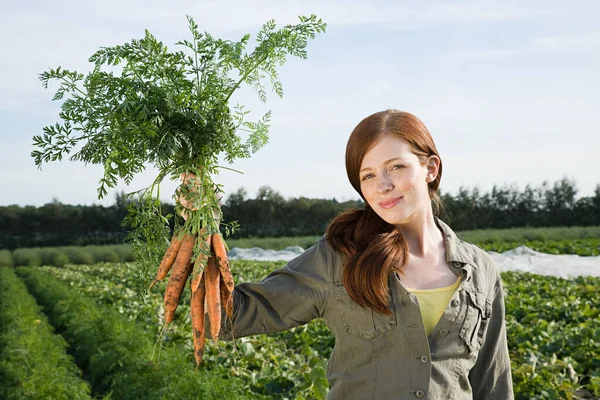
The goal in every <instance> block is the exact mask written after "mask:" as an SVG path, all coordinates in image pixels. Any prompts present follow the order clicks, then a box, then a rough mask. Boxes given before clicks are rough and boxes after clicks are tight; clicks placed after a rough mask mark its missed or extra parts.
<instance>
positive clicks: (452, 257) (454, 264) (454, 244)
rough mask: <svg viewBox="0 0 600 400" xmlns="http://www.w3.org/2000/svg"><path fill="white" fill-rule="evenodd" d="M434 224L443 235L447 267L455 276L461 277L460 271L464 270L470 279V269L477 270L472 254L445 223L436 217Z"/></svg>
mask: <svg viewBox="0 0 600 400" xmlns="http://www.w3.org/2000/svg"><path fill="white" fill-rule="evenodd" d="M435 222H436V224H437V226H438V227H439V228H440V230H441V231H442V234H443V235H444V244H445V246H446V261H447V263H448V265H449V266H450V268H451V269H452V270H453V272H454V273H455V274H457V275H462V274H463V272H462V271H463V270H464V273H465V274H466V276H467V278H470V275H471V268H474V269H477V264H476V263H475V260H474V259H473V255H472V252H471V251H469V249H468V248H467V246H466V244H465V242H463V241H462V240H460V239H459V238H458V236H456V234H455V233H454V231H453V230H452V229H450V227H449V226H448V225H447V224H446V223H445V222H443V221H442V220H440V219H439V218H437V217H435ZM468 280H469V279H468Z"/></svg>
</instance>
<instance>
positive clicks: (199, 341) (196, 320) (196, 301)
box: [190, 278, 206, 366]
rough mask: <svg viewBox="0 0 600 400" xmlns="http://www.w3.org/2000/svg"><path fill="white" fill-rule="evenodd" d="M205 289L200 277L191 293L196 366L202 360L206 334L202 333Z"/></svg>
mask: <svg viewBox="0 0 600 400" xmlns="http://www.w3.org/2000/svg"><path fill="white" fill-rule="evenodd" d="M205 295H206V291H205V288H204V279H203V278H200V282H199V285H198V288H197V290H196V291H195V292H193V293H192V299H191V307H190V313H191V317H192V337H193V340H194V357H195V359H196V366H198V365H200V363H201V362H202V357H203V356H204V345H205V342H206V336H205V334H204V298H205Z"/></svg>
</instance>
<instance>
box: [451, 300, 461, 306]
mask: <svg viewBox="0 0 600 400" xmlns="http://www.w3.org/2000/svg"><path fill="white" fill-rule="evenodd" d="M459 304H460V301H458V299H454V300H452V307H456V306H458V305H459Z"/></svg>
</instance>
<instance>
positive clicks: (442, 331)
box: [440, 328, 448, 336]
mask: <svg viewBox="0 0 600 400" xmlns="http://www.w3.org/2000/svg"><path fill="white" fill-rule="evenodd" d="M447 334H448V329H446V328H444V329H442V330H441V331H440V335H442V336H446V335H447Z"/></svg>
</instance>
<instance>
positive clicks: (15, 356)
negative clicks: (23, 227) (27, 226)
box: [0, 268, 91, 400]
mask: <svg viewBox="0 0 600 400" xmlns="http://www.w3.org/2000/svg"><path fill="white" fill-rule="evenodd" d="M0 304H1V305H2V306H1V307H0V398H2V399H7V400H12V399H15V400H16V399H20V400H21V399H32V400H33V399H49V398H52V399H90V398H91V397H90V386H89V384H88V383H87V382H86V381H84V380H83V379H81V371H79V369H78V368H77V366H76V365H75V363H74V362H73V359H72V357H71V356H69V355H68V354H67V352H66V349H67V343H66V342H65V340H64V339H63V338H62V337H61V336H60V335H56V334H54V330H53V328H52V326H51V325H50V324H49V323H48V320H47V318H46V317H45V316H44V314H42V312H41V310H40V308H39V306H38V305H37V304H36V302H35V299H34V298H33V297H32V296H31V295H30V294H29V293H28V292H27V288H26V287H25V285H24V284H23V282H21V281H20V280H19V278H18V277H17V276H16V275H15V272H14V271H13V269H12V268H0Z"/></svg>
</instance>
